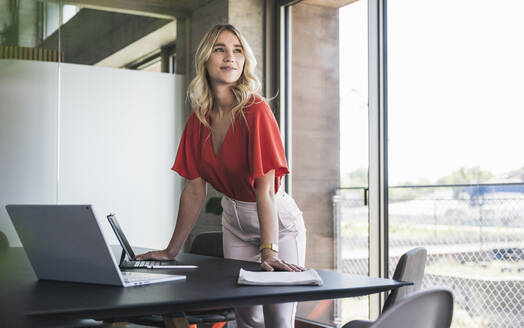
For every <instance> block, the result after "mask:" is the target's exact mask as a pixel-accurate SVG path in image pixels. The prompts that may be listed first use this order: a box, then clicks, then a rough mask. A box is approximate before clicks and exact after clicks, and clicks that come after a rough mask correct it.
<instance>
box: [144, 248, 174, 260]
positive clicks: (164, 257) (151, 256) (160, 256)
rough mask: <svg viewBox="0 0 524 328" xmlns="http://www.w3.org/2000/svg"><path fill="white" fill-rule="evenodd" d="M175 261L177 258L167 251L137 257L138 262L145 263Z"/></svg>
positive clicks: (151, 252)
mask: <svg viewBox="0 0 524 328" xmlns="http://www.w3.org/2000/svg"><path fill="white" fill-rule="evenodd" d="M174 259H175V256H171V255H169V253H168V251H167V250H166V249H163V250H161V251H150V252H147V253H144V254H140V255H137V256H135V260H137V261H144V260H157V261H170V260H174Z"/></svg>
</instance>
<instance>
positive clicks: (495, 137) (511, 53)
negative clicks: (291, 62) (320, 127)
mask: <svg viewBox="0 0 524 328" xmlns="http://www.w3.org/2000/svg"><path fill="white" fill-rule="evenodd" d="M523 15H524V1H522V0H500V1H496V2H493V1H487V0H475V1H474V0H441V1H428V0H395V1H389V2H388V87H389V88H388V97H389V98H388V121H389V122H388V129H389V134H388V139H389V143H388V151H389V163H388V165H389V172H388V173H389V179H390V181H389V183H390V185H395V184H399V183H403V182H406V181H411V182H417V181H420V180H421V179H427V180H430V181H435V180H436V179H438V178H440V177H443V176H445V175H448V174H450V173H451V172H453V171H455V170H456V169H458V168H460V167H464V166H465V167H472V166H480V167H481V169H483V170H490V171H492V172H493V173H494V174H496V175H499V176H501V175H502V174H503V173H504V172H507V171H510V170H514V169H518V168H521V167H523V166H524V151H522V150H521V148H522V144H523V141H524V129H523V128H522V126H523V123H524V97H522V94H523V87H524V82H523V80H522V79H523V77H524V61H523V60H522V58H524V42H522V41H520V40H521V39H522V31H524V20H523V19H522V16H523ZM366 25H367V1H365V0H360V1H358V2H356V3H353V4H351V5H349V6H346V7H344V8H342V9H341V10H340V52H341V53H340V87H341V91H340V94H341V148H342V149H341V170H342V174H345V173H346V172H351V171H353V170H355V169H357V168H360V167H367V157H368V153H367V26H366Z"/></svg>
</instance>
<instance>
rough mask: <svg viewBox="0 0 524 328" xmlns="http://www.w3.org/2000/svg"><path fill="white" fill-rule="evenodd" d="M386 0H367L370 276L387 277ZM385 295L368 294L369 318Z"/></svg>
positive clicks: (376, 310) (373, 316) (378, 307)
mask: <svg viewBox="0 0 524 328" xmlns="http://www.w3.org/2000/svg"><path fill="white" fill-rule="evenodd" d="M385 2H386V0H369V1H368V90H369V113H368V115H369V118H368V120H369V122H368V124H369V135H368V138H369V139H368V142H369V275H370V276H373V277H386V276H387V117H386V113H387V111H386V92H385V91H386V60H385V59H386V52H385ZM384 296H385V295H384V294H383V293H381V294H376V295H371V296H370V302H369V315H370V318H371V319H375V318H377V317H378V315H379V314H380V310H381V305H382V304H383V301H384Z"/></svg>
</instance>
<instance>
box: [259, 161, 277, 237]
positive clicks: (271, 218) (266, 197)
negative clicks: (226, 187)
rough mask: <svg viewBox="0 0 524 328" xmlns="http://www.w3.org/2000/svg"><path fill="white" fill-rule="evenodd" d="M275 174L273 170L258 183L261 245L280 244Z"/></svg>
mask: <svg viewBox="0 0 524 328" xmlns="http://www.w3.org/2000/svg"><path fill="white" fill-rule="evenodd" d="M274 180H275V172H274V171H273V170H272V171H270V172H268V173H266V175H264V176H263V177H260V178H258V179H257V181H256V188H255V193H256V197H257V214H258V220H259V223H260V242H261V244H278V220H277V213H276V208H275V195H274Z"/></svg>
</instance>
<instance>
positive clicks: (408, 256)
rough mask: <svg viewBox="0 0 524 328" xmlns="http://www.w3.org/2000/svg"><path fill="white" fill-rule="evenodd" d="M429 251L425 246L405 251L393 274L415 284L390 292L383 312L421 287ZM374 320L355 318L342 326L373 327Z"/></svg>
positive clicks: (399, 278)
mask: <svg viewBox="0 0 524 328" xmlns="http://www.w3.org/2000/svg"><path fill="white" fill-rule="evenodd" d="M426 257H427V251H426V249H425V248H423V247H417V248H414V249H412V250H410V251H408V252H407V253H404V254H403V255H402V256H401V257H400V260H398V263H397V266H396V268H395V273H394V274H393V279H394V280H400V281H409V282H412V283H413V285H410V286H404V287H400V288H398V289H395V290H393V291H392V292H391V294H389V296H388V297H387V298H386V302H384V306H383V307H382V312H384V311H386V310H387V309H388V308H390V307H391V306H393V305H394V304H395V303H397V302H398V301H400V300H401V299H402V298H404V297H406V296H407V295H409V294H411V293H413V292H415V291H417V290H419V289H420V285H421V284H422V278H423V277H424V268H425V267H426ZM372 324H373V321H369V320H353V321H350V322H348V323H346V324H345V325H344V326H343V327H342V328H368V327H371V325H372Z"/></svg>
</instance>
